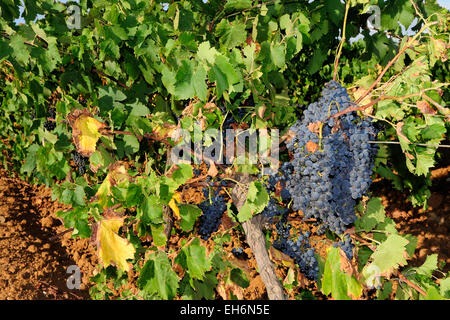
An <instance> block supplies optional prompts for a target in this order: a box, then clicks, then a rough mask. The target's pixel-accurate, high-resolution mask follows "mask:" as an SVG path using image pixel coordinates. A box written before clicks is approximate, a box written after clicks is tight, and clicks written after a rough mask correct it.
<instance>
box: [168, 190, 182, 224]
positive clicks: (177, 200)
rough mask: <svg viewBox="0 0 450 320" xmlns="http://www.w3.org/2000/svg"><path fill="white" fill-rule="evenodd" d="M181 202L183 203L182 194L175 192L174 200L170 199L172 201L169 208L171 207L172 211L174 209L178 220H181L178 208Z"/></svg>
mask: <svg viewBox="0 0 450 320" xmlns="http://www.w3.org/2000/svg"><path fill="white" fill-rule="evenodd" d="M180 202H181V193H179V192H175V193H174V195H173V197H172V199H170V201H169V207H170V209H172V211H173V213H174V215H175V217H176V218H177V219H181V216H180V209H179V208H178V206H177V203H180Z"/></svg>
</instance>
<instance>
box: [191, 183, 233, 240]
mask: <svg viewBox="0 0 450 320" xmlns="http://www.w3.org/2000/svg"><path fill="white" fill-rule="evenodd" d="M203 193H204V195H205V198H206V200H205V201H204V202H202V203H200V204H199V207H200V209H202V211H203V214H202V215H201V216H200V223H199V226H198V233H199V235H200V236H201V237H202V239H203V240H208V239H209V237H211V234H212V233H214V232H216V231H217V229H219V226H220V222H221V218H222V215H223V213H224V212H225V210H226V209H227V204H226V202H225V199H224V198H223V196H222V195H220V194H219V193H218V192H215V193H214V195H213V196H212V197H211V201H210V199H209V191H208V189H206V188H205V189H204V190H203Z"/></svg>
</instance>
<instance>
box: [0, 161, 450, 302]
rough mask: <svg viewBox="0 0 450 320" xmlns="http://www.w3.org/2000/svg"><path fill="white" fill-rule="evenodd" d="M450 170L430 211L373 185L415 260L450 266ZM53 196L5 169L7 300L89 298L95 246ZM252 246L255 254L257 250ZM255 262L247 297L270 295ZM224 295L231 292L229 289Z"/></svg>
mask: <svg viewBox="0 0 450 320" xmlns="http://www.w3.org/2000/svg"><path fill="white" fill-rule="evenodd" d="M449 172H450V167H447V168H443V169H436V170H434V171H433V186H432V188H431V190H432V196H431V199H430V201H429V203H430V208H429V209H428V210H426V211H423V210H422V209H418V208H413V207H412V205H411V204H410V202H409V201H408V200H407V197H406V196H405V195H404V194H403V193H401V192H398V191H393V190H392V187H391V185H390V183H389V182H386V181H381V182H378V183H376V184H374V186H373V188H372V190H373V192H374V196H379V197H382V199H383V202H384V204H385V205H386V212H387V215H388V216H390V217H392V218H393V219H394V220H395V221H396V222H397V224H398V227H399V228H400V232H401V233H410V234H412V235H414V236H416V237H418V248H417V250H416V255H415V257H414V258H413V261H412V263H413V264H414V265H419V264H420V263H422V262H423V261H424V259H425V256H426V255H428V254H431V253H438V254H439V260H440V261H445V262H447V263H448V264H449V266H450V244H449V227H450V220H448V219H446V216H447V215H448V213H449V212H450V201H449V200H450V194H449V192H448V185H449V182H450V181H449V179H450V178H449V177H450V175H449ZM50 196H51V191H50V190H49V189H47V188H45V187H43V186H40V187H36V186H33V185H30V184H28V183H26V182H23V181H21V180H19V179H17V178H9V177H6V172H5V171H2V170H1V169H0V299H2V300H3V299H20V300H30V299H89V293H88V289H89V286H90V282H89V279H90V277H92V276H93V275H95V273H96V266H97V263H98V261H97V257H96V254H95V246H94V245H93V244H91V243H90V242H89V240H88V239H83V240H74V239H71V237H70V233H65V234H63V232H64V230H65V228H64V226H63V225H62V221H60V219H59V218H57V217H56V212H57V211H58V210H64V209H67V207H65V206H63V205H61V204H58V203H56V202H53V201H51V197H50ZM228 249H230V248H228ZM227 251H229V250H227ZM246 251H248V255H249V256H250V257H251V250H250V249H249V248H247V249H246ZM252 261H254V259H253V258H252V259H249V260H247V262H245V264H246V265H245V266H244V265H243V266H242V268H243V269H244V270H245V269H247V270H248V272H249V274H250V275H251V276H252V277H251V281H250V286H249V288H247V289H246V290H245V291H244V292H243V296H242V297H241V298H244V299H264V298H266V293H265V288H264V284H263V283H262V280H261V278H260V276H259V275H258V274H257V273H256V271H254V270H255V266H254V265H253V263H252ZM242 263H244V262H242ZM71 265H77V266H78V267H79V268H80V269H81V275H82V283H81V287H80V289H79V290H77V289H72V290H70V289H68V287H67V283H66V282H67V279H68V277H69V276H70V274H68V273H66V270H67V268H68V267H69V266H71ZM449 266H447V267H446V268H445V270H446V271H448V270H449ZM278 271H280V270H277V272H278ZM279 276H283V275H281V274H280V275H279ZM229 289H230V288H227V290H229ZM218 294H219V295H220V296H223V297H225V296H226V294H225V293H224V292H218Z"/></svg>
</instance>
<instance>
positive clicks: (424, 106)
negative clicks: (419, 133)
mask: <svg viewBox="0 0 450 320" xmlns="http://www.w3.org/2000/svg"><path fill="white" fill-rule="evenodd" d="M416 106H417V108H419V110H420V112H422V113H423V114H436V113H437V112H436V111H435V110H433V108H431V107H430V104H429V103H428V102H426V101H425V100H420V101H417V102H416Z"/></svg>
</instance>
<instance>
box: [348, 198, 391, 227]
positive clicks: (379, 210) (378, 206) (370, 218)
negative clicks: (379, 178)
mask: <svg viewBox="0 0 450 320" xmlns="http://www.w3.org/2000/svg"><path fill="white" fill-rule="evenodd" d="M384 218H385V210H384V206H383V204H382V203H381V198H371V199H370V200H369V202H367V208H366V212H365V213H364V215H363V216H362V217H360V218H359V219H358V220H356V221H355V227H356V229H357V230H363V231H370V230H372V229H373V228H374V227H375V226H376V225H377V224H378V223H380V222H382V221H384Z"/></svg>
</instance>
